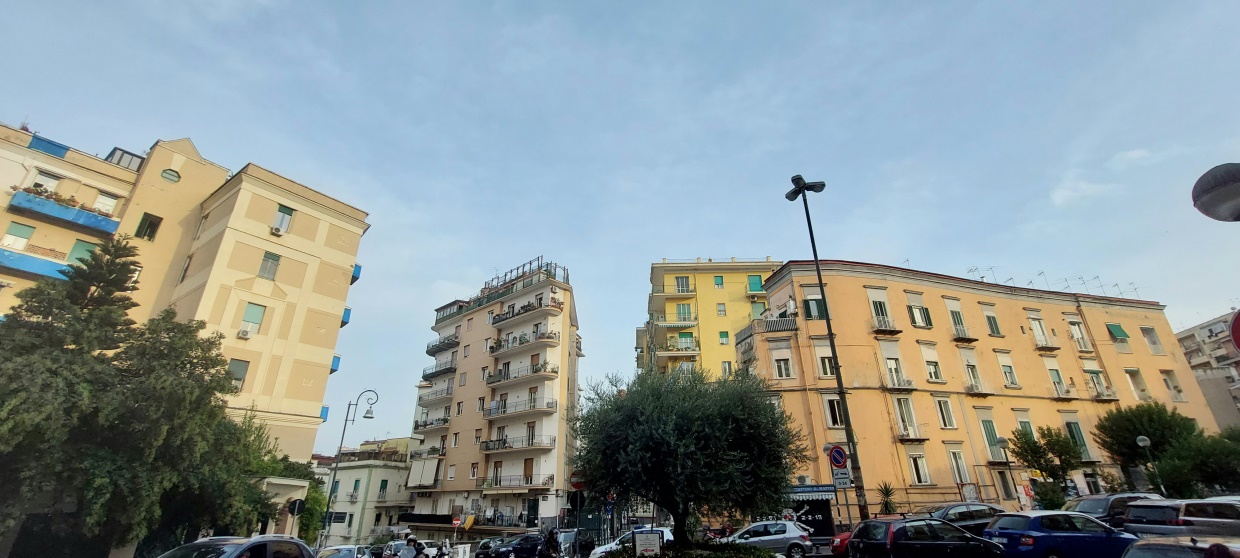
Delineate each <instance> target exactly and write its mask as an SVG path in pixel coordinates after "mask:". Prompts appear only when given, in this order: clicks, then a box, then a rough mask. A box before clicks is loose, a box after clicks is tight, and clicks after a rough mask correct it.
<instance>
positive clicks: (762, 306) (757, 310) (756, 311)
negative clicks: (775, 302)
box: [749, 302, 766, 320]
mask: <svg viewBox="0 0 1240 558" xmlns="http://www.w3.org/2000/svg"><path fill="white" fill-rule="evenodd" d="M749 313H750V314H752V316H751V317H752V318H753V319H755V320H760V319H762V314H765V313H766V303H765V302H753V303H750V304H749Z"/></svg>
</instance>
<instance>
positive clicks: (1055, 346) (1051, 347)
mask: <svg viewBox="0 0 1240 558" xmlns="http://www.w3.org/2000/svg"><path fill="white" fill-rule="evenodd" d="M1033 348H1035V349H1037V350H1039V351H1057V350H1059V342H1058V341H1055V340H1054V339H1051V338H1050V337H1047V336H1045V335H1039V334H1037V333H1035V334H1033Z"/></svg>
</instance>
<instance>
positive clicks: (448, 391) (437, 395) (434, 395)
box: [418, 386, 452, 407]
mask: <svg viewBox="0 0 1240 558" xmlns="http://www.w3.org/2000/svg"><path fill="white" fill-rule="evenodd" d="M451 398H452V386H448V387H446V388H439V389H437V390H434V391H428V392H426V393H420V394H418V405H421V406H423V407H425V406H426V405H427V404H429V403H431V402H434V401H439V400H441V399H451Z"/></svg>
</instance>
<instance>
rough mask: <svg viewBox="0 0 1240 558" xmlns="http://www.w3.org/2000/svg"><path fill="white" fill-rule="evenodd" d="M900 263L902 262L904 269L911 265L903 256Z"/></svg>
mask: <svg viewBox="0 0 1240 558" xmlns="http://www.w3.org/2000/svg"><path fill="white" fill-rule="evenodd" d="M902 263H903V264H904V269H909V267H910V266H911V265H912V264H910V263H908V258H904V262H902Z"/></svg>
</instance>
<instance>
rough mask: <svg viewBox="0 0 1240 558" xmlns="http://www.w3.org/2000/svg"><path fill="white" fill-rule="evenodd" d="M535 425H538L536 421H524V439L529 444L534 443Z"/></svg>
mask: <svg viewBox="0 0 1240 558" xmlns="http://www.w3.org/2000/svg"><path fill="white" fill-rule="evenodd" d="M537 426H538V423H536V422H527V423H525V441H526V443H527V444H529V445H533V444H534V431H535V430H536V427H537Z"/></svg>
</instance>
